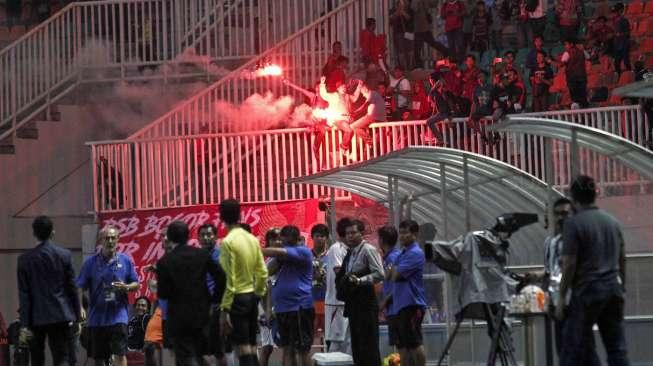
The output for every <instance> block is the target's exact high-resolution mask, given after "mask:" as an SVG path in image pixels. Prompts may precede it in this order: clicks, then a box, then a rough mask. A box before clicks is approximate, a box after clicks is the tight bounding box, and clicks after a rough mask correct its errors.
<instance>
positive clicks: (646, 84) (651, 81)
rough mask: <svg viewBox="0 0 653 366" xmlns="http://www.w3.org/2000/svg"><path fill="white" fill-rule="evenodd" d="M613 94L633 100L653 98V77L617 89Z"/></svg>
mask: <svg viewBox="0 0 653 366" xmlns="http://www.w3.org/2000/svg"><path fill="white" fill-rule="evenodd" d="M612 94H614V95H620V96H622V97H631V98H653V76H649V77H648V78H645V79H644V80H642V81H638V82H635V83H632V84H628V85H624V86H622V87H619V88H616V89H614V90H613V91H612Z"/></svg>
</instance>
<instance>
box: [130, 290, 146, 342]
mask: <svg viewBox="0 0 653 366" xmlns="http://www.w3.org/2000/svg"><path fill="white" fill-rule="evenodd" d="M149 321H150V300H149V299H148V298H147V297H145V296H142V297H139V298H138V299H136V301H135V302H134V315H133V316H132V317H131V319H129V322H128V323H127V348H128V349H130V350H135V351H141V350H142V349H143V346H144V345H145V330H146V329H147V323H148V322H149Z"/></svg>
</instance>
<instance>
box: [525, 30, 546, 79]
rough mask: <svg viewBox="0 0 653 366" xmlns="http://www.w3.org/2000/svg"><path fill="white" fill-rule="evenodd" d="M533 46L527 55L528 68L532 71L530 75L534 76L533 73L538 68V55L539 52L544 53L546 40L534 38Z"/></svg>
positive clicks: (539, 37)
mask: <svg viewBox="0 0 653 366" xmlns="http://www.w3.org/2000/svg"><path fill="white" fill-rule="evenodd" d="M533 46H534V48H531V49H530V50H528V53H527V54H526V65H525V66H526V68H527V69H528V70H529V71H530V74H531V75H532V74H533V71H534V70H535V68H536V67H537V54H538V52H544V38H542V36H534V37H533Z"/></svg>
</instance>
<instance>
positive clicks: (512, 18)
mask: <svg viewBox="0 0 653 366" xmlns="http://www.w3.org/2000/svg"><path fill="white" fill-rule="evenodd" d="M644 7H647V6H645V5H644V6H643V8H644ZM651 8H652V10H653V6H652V7H651ZM625 12H626V7H625V5H624V4H623V3H613V4H610V3H608V2H607V1H601V0H600V1H598V2H595V3H591V4H590V3H587V2H583V1H580V0H484V1H483V0H479V1H476V0H473V1H469V0H468V1H463V0H444V1H436V0H398V1H396V2H395V3H394V6H393V7H392V8H391V9H390V14H389V20H390V34H389V35H385V34H378V33H377V31H378V28H377V24H376V21H375V19H368V20H367V21H366V26H365V29H363V30H362V31H361V33H360V45H359V46H360V60H359V61H360V63H359V64H358V65H359V66H358V68H356V67H352V65H354V64H355V63H354V62H350V61H354V60H349V59H348V58H346V57H344V56H343V55H342V46H341V45H340V44H339V43H337V42H336V44H334V47H333V53H332V54H331V56H330V57H329V61H328V62H327V65H326V66H325V67H324V69H323V75H324V76H325V77H326V86H327V89H328V90H329V91H331V90H333V89H335V85H336V84H338V85H342V84H348V83H349V85H350V88H349V90H350V91H351V90H353V87H354V86H355V84H357V83H356V82H355V81H356V80H362V81H364V82H365V85H366V86H367V87H369V88H370V89H372V90H375V91H376V92H377V93H378V94H379V95H380V96H381V97H383V98H384V99H385V106H384V108H385V113H384V114H385V115H386V118H385V121H398V120H420V119H427V120H428V122H429V123H428V124H429V126H430V129H431V131H432V135H433V137H434V138H435V139H436V141H439V142H441V139H442V129H443V128H444V127H443V126H444V125H446V124H445V123H441V122H448V121H450V120H451V119H453V118H467V119H468V126H469V127H470V128H472V129H475V130H478V131H480V130H481V127H480V125H479V121H480V120H481V119H483V118H486V117H488V116H491V119H492V120H493V121H496V120H498V119H500V118H502V117H503V116H505V115H506V114H513V113H523V112H542V111H548V110H558V109H570V108H571V109H575V108H587V107H590V106H605V105H613V104H628V103H637V101H636V100H632V101H631V100H622V99H621V98H619V97H616V96H612V97H611V95H610V94H611V93H610V92H611V90H612V89H614V88H615V87H617V86H623V85H625V84H628V83H630V82H633V81H636V80H641V79H642V78H643V76H644V75H645V74H646V73H647V72H648V70H647V69H646V66H647V63H648V64H649V65H648V66H651V65H650V62H648V59H649V58H650V57H647V53H646V52H647V51H646V47H639V51H635V52H633V49H634V48H633V44H635V45H636V46H637V45H638V44H640V43H641V44H642V45H643V46H644V44H645V43H646V42H645V40H646V37H640V38H637V39H636V38H635V37H631V30H632V29H633V28H635V25H634V24H633V23H631V21H630V20H629V18H628V17H626V16H625ZM590 14H592V16H591V15H590ZM629 14H630V12H629ZM648 33H651V35H653V31H652V32H647V31H644V35H646V34H648ZM386 41H387V42H386ZM386 45H387V46H388V48H390V49H392V50H393V53H392V57H391V56H390V53H389V52H388V50H387V49H386ZM425 45H428V47H425ZM650 51H651V52H653V49H651V50H650ZM633 56H635V57H636V58H634V59H633V60H634V62H633V60H631V57H633ZM351 70H353V71H352V72H351V73H348V72H347V71H351ZM352 80H353V81H354V82H350V81H352ZM351 104H352V106H351V109H350V114H351V118H352V120H355V119H356V118H357V116H356V112H355V111H356V110H357V109H359V108H358V106H357V104H360V102H359V103H356V102H352V103H351ZM436 126H437V128H436ZM438 129H440V130H439V131H438ZM482 138H483V140H485V141H488V142H491V141H492V137H491V136H486V135H485V133H483V134H482Z"/></svg>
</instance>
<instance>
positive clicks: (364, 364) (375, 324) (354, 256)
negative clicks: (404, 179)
mask: <svg viewBox="0 0 653 366" xmlns="http://www.w3.org/2000/svg"><path fill="white" fill-rule="evenodd" d="M364 231H365V225H364V224H363V222H362V221H360V220H352V221H351V222H350V225H349V226H348V227H347V228H346V231H345V232H346V244H347V247H348V248H349V251H348V252H347V256H346V257H345V259H344V260H343V264H342V267H341V268H340V271H339V272H338V276H337V278H336V284H337V287H338V290H337V292H338V298H339V299H340V300H343V301H344V302H345V312H344V316H346V317H347V318H349V322H350V324H351V328H350V330H351V348H352V356H353V359H354V364H355V365H357V366H378V365H380V364H381V355H380V352H379V304H378V302H377V299H376V294H375V292H374V285H375V284H376V283H378V282H379V281H381V280H383V278H384V271H383V264H382V261H381V256H379V253H378V252H377V250H376V248H375V247H374V246H372V245H371V244H369V243H367V242H366V241H365V240H363V232H364Z"/></svg>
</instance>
